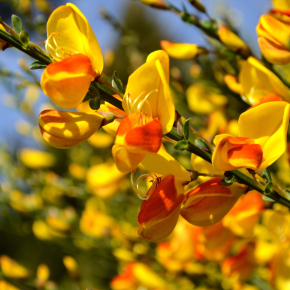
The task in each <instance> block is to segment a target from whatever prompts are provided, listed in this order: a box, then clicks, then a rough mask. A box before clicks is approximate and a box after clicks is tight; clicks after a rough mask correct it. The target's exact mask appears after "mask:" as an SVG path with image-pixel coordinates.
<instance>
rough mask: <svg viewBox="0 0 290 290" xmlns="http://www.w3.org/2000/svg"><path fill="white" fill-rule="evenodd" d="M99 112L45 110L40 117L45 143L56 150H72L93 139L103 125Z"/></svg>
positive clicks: (40, 126) (39, 121)
mask: <svg viewBox="0 0 290 290" xmlns="http://www.w3.org/2000/svg"><path fill="white" fill-rule="evenodd" d="M103 120H104V117H103V116H102V115H100V114H99V113H97V112H92V113H82V112H76V113H75V112H66V111H52V110H45V111H43V112H41V113H40V115H39V120H38V123H39V128H40V131H41V134H42V136H43V138H44V139H45V141H47V142H48V143H49V144H50V145H51V146H53V147H56V148H62V149H65V148H70V147H73V146H76V145H78V144H80V143H82V142H83V141H85V140H86V139H88V138H89V137H91V136H92V135H93V134H94V133H95V132H96V131H97V130H98V129H99V128H100V127H101V126H102V123H103Z"/></svg>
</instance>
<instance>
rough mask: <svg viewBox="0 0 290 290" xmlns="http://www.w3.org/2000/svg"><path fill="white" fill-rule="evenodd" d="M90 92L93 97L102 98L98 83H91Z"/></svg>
mask: <svg viewBox="0 0 290 290" xmlns="http://www.w3.org/2000/svg"><path fill="white" fill-rule="evenodd" d="M90 91H91V92H92V94H93V97H100V91H99V88H98V85H97V84H96V83H94V82H92V83H91V85H90Z"/></svg>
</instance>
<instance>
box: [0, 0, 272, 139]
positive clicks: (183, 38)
mask: <svg viewBox="0 0 290 290" xmlns="http://www.w3.org/2000/svg"><path fill="white" fill-rule="evenodd" d="M57 2H58V3H60V2H63V1H57ZM71 2H72V3H74V4H75V5H77V6H78V7H79V8H80V10H81V11H82V12H83V13H84V15H85V16H86V17H87V19H88V20H89V22H90V24H91V26H92V28H93V30H94V31H95V34H96V36H97V38H98V40H99V43H100V46H101V49H102V50H103V51H104V50H105V49H108V48H113V47H114V45H117V43H116V40H118V39H119V38H118V37H117V36H118V34H117V32H116V31H114V29H113V28H112V26H111V25H110V24H108V23H107V22H106V21H104V20H103V19H102V18H101V16H100V15H99V10H100V9H102V8H105V9H106V10H108V11H109V12H110V13H111V14H112V15H114V16H115V17H116V18H117V19H118V20H119V21H122V19H123V15H124V13H125V10H126V6H127V5H128V4H133V5H136V6H137V5H142V4H141V3H139V1H138V0H135V1H134V0H72V1H71ZM182 2H184V3H185V4H186V7H188V9H189V10H190V11H194V9H193V8H192V7H191V6H190V4H189V3H188V1H186V0H183V1H181V0H171V3H172V4H174V5H176V6H177V7H181V3H182ZM63 3H65V2H63ZM203 3H204V4H205V6H206V7H207V9H208V12H209V14H210V15H211V16H212V17H217V18H219V16H220V15H221V14H220V13H223V12H225V11H226V13H227V14H228V15H229V16H230V17H231V19H233V20H234V21H235V25H236V26H237V27H236V28H238V30H239V31H240V32H241V36H242V38H243V39H244V40H245V41H246V42H247V43H249V44H250V45H251V48H252V49H253V51H254V53H255V54H257V55H258V54H259V47H258V45H257V36H256V30H255V27H256V25H257V23H258V20H259V17H260V15H261V14H263V13H267V11H268V10H269V9H270V7H271V2H270V0H254V1H253V0H252V1H250V0H243V1H240V0H204V1H203ZM142 6H143V7H144V9H145V11H146V13H147V14H148V17H149V19H154V20H155V21H156V22H157V25H158V26H159V28H160V30H161V32H162V31H170V33H171V39H170V40H171V41H176V42H188V43H197V44H200V45H204V44H205V41H204V38H203V36H202V33H201V32H200V31H199V30H198V29H196V28H195V27H194V26H192V25H187V24H185V23H183V22H182V21H181V20H180V19H179V18H178V17H177V16H176V15H174V14H173V13H170V12H165V11H158V10H155V9H152V8H150V7H145V6H144V5H142ZM225 7H226V8H225ZM19 57H25V56H24V55H23V54H22V53H20V52H18V51H16V50H15V49H7V50H6V51H5V52H0V65H1V66H4V67H7V68H9V70H11V71H18V70H19V69H18V66H17V59H18V58H19ZM25 58H26V59H27V61H28V63H31V62H32V61H33V60H32V59H31V58H29V57H25ZM39 73H40V74H41V72H39ZM6 93H9V92H7V90H6V89H5V88H4V87H3V85H2V84H1V83H0V99H2V98H3V95H4V94H6ZM44 101H47V97H46V96H45V95H43V94H42V95H41V100H40V102H44ZM0 116H1V119H0V120H1V121H0V142H1V141H3V140H8V139H9V138H10V137H11V136H12V135H14V134H17V132H16V130H15V129H14V124H15V122H16V121H19V120H22V119H25V118H24V116H23V114H21V113H20V112H19V111H17V110H13V109H9V108H7V107H6V106H4V105H3V104H2V102H0ZM8 143H9V142H8Z"/></svg>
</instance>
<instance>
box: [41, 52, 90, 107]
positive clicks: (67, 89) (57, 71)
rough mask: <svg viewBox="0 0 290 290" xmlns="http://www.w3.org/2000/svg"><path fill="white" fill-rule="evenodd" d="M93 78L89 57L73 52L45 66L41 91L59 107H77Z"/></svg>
mask: <svg viewBox="0 0 290 290" xmlns="http://www.w3.org/2000/svg"><path fill="white" fill-rule="evenodd" d="M94 79H95V73H94V71H93V68H92V65H91V63H90V59H89V58H88V57H87V56H85V55H83V54H74V55H72V56H70V57H68V58H66V59H64V60H62V61H60V62H54V63H51V64H49V65H48V66H47V68H46V69H45V70H44V72H43V74H42V77H41V82H40V84H41V88H42V90H43V92H44V93H45V94H46V95H47V96H49V97H50V99H51V100H52V101H53V102H54V103H55V104H56V105H57V106H59V107H61V108H63V109H73V108H75V107H77V106H78V105H79V104H80V103H81V102H82V100H83V99H84V97H85V96H86V93H87V91H88V89H89V87H90V84H91V82H92V81H93V80H94Z"/></svg>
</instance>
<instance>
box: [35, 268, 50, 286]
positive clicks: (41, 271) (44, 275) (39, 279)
mask: <svg viewBox="0 0 290 290" xmlns="http://www.w3.org/2000/svg"><path fill="white" fill-rule="evenodd" d="M49 275H50V270H49V268H48V266H47V265H45V264H40V265H39V266H38V267H37V272H36V285H37V287H38V288H43V287H44V285H45V283H46V282H47V280H48V278H49Z"/></svg>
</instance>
